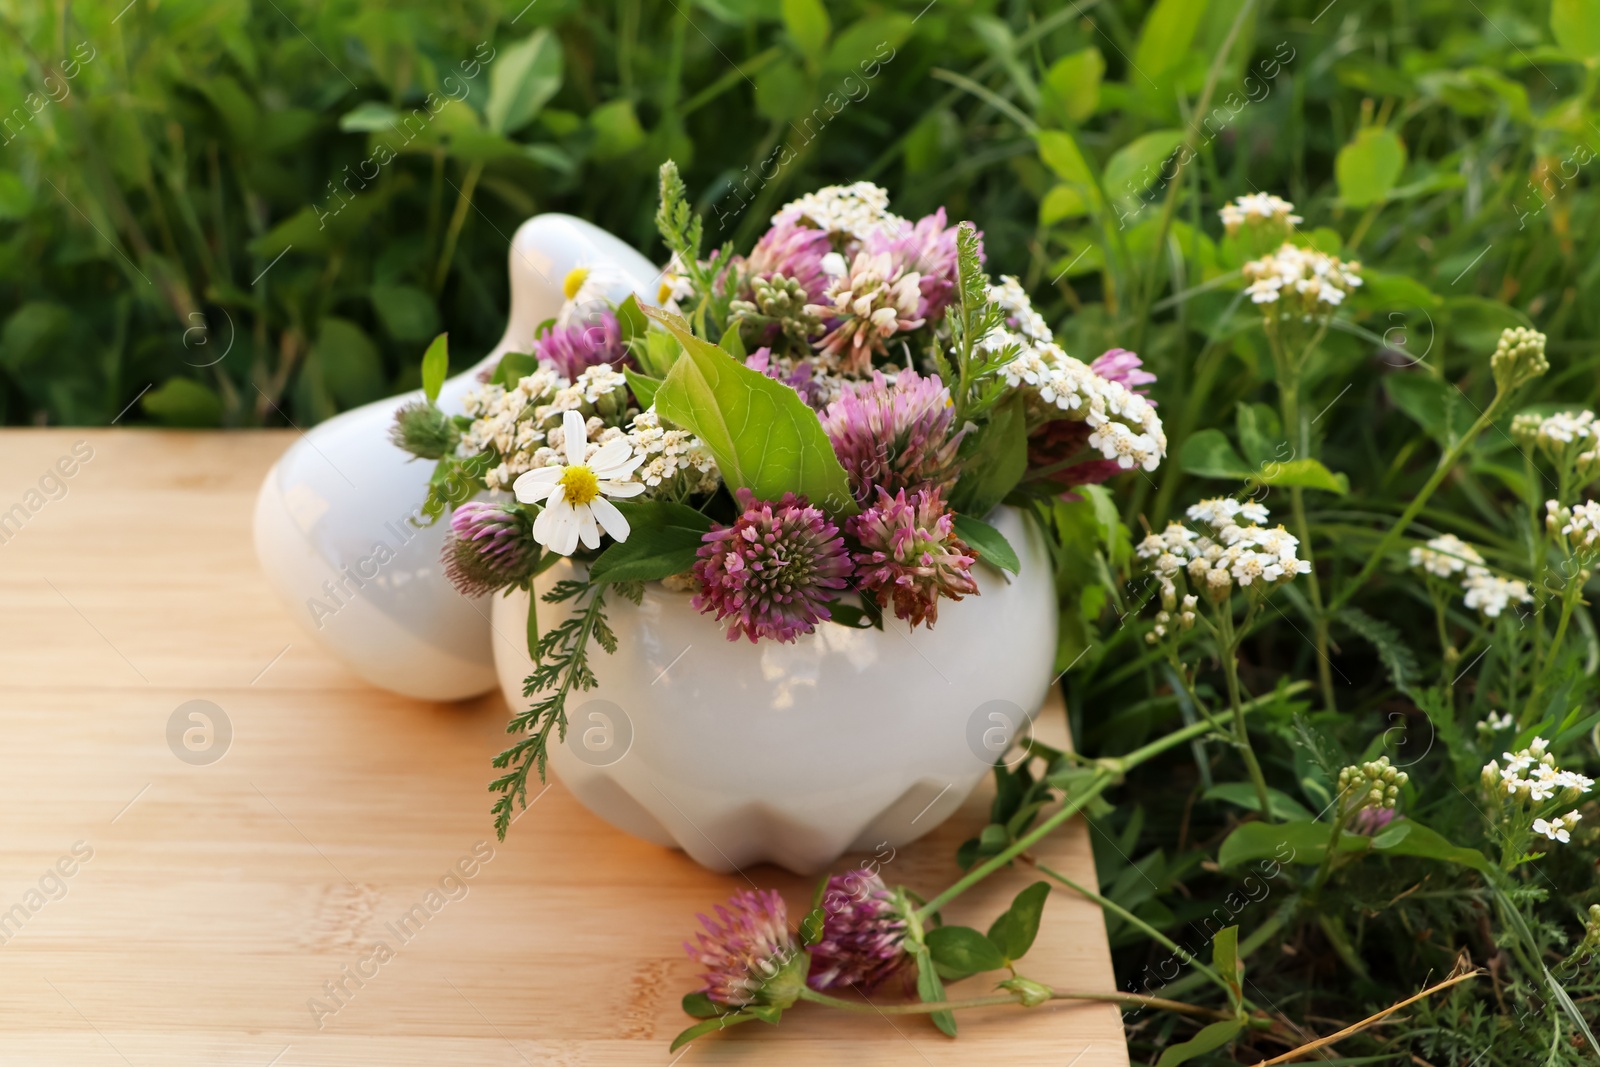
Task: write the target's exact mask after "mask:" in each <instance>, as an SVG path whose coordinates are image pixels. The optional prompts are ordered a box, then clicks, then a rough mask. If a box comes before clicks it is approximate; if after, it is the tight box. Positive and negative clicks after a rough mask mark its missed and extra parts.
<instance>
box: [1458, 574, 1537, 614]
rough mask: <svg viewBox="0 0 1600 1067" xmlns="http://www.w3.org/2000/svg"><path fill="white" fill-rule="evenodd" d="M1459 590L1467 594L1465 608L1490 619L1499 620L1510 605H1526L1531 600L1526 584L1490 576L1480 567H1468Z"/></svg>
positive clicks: (1511, 579)
mask: <svg viewBox="0 0 1600 1067" xmlns="http://www.w3.org/2000/svg"><path fill="white" fill-rule="evenodd" d="M1461 588H1462V589H1464V590H1466V593H1467V595H1466V597H1465V600H1466V604H1467V607H1469V608H1472V609H1474V610H1476V611H1481V612H1483V614H1484V615H1486V616H1488V617H1489V618H1491V619H1497V618H1499V617H1500V615H1501V613H1502V612H1504V611H1505V610H1506V608H1508V607H1511V606H1512V605H1515V604H1527V603H1530V602H1531V601H1532V600H1533V594H1532V593H1531V592H1529V591H1528V584H1527V583H1526V582H1520V581H1517V580H1516V579H1514V578H1502V577H1500V576H1499V575H1497V574H1490V573H1489V572H1488V571H1487V570H1484V569H1483V568H1482V567H1469V568H1468V569H1467V576H1466V578H1465V579H1464V580H1463V581H1462V583H1461Z"/></svg>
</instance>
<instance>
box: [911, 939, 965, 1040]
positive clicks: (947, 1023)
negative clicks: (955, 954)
mask: <svg viewBox="0 0 1600 1067" xmlns="http://www.w3.org/2000/svg"><path fill="white" fill-rule="evenodd" d="M913 958H915V959H916V961H917V996H918V998H920V999H921V1001H922V1002H923V1003H924V1004H929V1003H934V1004H936V1003H938V1002H939V1001H941V1000H943V999H944V983H943V982H941V981H940V980H939V972H938V971H936V970H934V966H933V955H932V954H931V953H930V952H929V951H928V949H927V947H926V946H918V947H917V948H916V949H915V950H913ZM928 1018H929V1019H931V1020H932V1021H933V1025H935V1026H937V1027H938V1028H939V1029H940V1030H941V1031H942V1032H943V1033H945V1034H946V1035H947V1036H949V1037H955V1036H956V1016H955V1013H954V1012H951V1011H936V1012H932V1013H930V1014H929V1015H928Z"/></svg>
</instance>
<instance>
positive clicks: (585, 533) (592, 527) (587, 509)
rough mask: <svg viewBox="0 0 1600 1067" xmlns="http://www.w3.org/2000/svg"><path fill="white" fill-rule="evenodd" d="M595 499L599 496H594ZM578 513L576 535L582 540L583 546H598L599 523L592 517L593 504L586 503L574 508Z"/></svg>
mask: <svg viewBox="0 0 1600 1067" xmlns="http://www.w3.org/2000/svg"><path fill="white" fill-rule="evenodd" d="M595 499H596V500H598V499H599V497H596V498H595ZM576 511H577V515H578V537H579V538H581V539H582V541H583V547H584V548H599V547H600V524H599V523H597V522H595V519H594V505H593V504H592V503H591V504H588V505H585V506H584V507H581V508H578V509H576Z"/></svg>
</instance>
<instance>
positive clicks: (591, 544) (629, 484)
mask: <svg viewBox="0 0 1600 1067" xmlns="http://www.w3.org/2000/svg"><path fill="white" fill-rule="evenodd" d="M561 428H562V432H563V434H564V436H565V442H564V443H565V445H566V453H567V455H566V460H567V462H566V464H565V465H559V464H558V465H553V466H549V467H539V468H537V469H535V470H531V471H528V472H527V473H526V474H524V475H522V476H521V477H520V478H518V479H517V480H516V482H515V483H514V485H513V486H512V489H513V491H515V493H516V494H517V499H518V500H520V501H522V502H523V503H524V504H537V503H539V502H540V501H543V502H544V508H543V509H542V510H541V511H540V512H539V517H538V518H536V519H534V520H533V539H534V540H535V541H537V542H539V543H540V544H541V545H543V546H545V547H546V548H548V549H549V550H550V551H552V552H555V553H557V554H558V555H562V556H570V555H572V553H573V552H574V551H576V550H577V547H578V542H579V541H580V540H581V541H582V542H583V546H584V547H585V548H599V547H600V531H601V530H602V529H604V530H605V532H606V533H608V534H610V535H611V536H612V538H613V539H614V540H617V541H626V540H627V539H628V520H627V519H625V518H623V515H622V512H620V511H618V510H617V506H616V505H615V504H613V503H611V501H610V500H607V499H606V498H607V497H616V498H618V499H622V498H625V497H630V496H638V495H639V494H640V493H642V492H644V490H645V486H644V483H643V482H636V481H631V480H630V478H631V476H632V474H633V470H634V468H635V467H637V466H638V465H639V464H640V463H641V462H642V459H641V458H640V457H637V456H635V455H634V454H633V449H632V447H631V446H630V445H629V444H628V442H627V441H626V440H625V439H622V438H616V439H614V440H612V441H610V442H609V443H607V444H604V445H602V446H600V449H599V451H597V452H596V453H595V454H594V456H593V457H592V458H586V456H585V452H587V451H588V434H587V433H586V431H585V428H584V420H583V416H582V415H580V414H579V413H578V412H576V411H567V412H564V413H563V414H562V422H561Z"/></svg>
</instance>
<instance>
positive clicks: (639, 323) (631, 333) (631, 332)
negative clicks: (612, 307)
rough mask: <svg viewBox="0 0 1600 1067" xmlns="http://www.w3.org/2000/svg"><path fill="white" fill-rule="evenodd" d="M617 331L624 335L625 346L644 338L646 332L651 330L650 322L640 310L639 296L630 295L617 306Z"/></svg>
mask: <svg viewBox="0 0 1600 1067" xmlns="http://www.w3.org/2000/svg"><path fill="white" fill-rule="evenodd" d="M617 329H618V332H619V333H621V334H622V343H623V344H628V343H630V342H631V341H633V340H634V339H635V338H639V337H643V336H644V334H645V331H646V330H648V329H650V320H649V319H647V318H645V317H644V312H643V311H642V310H640V308H639V297H638V294H636V293H629V294H628V295H627V296H626V297H624V298H623V300H622V303H620V304H618V305H617Z"/></svg>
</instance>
